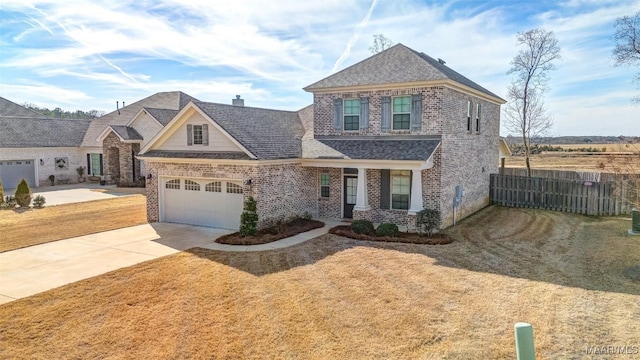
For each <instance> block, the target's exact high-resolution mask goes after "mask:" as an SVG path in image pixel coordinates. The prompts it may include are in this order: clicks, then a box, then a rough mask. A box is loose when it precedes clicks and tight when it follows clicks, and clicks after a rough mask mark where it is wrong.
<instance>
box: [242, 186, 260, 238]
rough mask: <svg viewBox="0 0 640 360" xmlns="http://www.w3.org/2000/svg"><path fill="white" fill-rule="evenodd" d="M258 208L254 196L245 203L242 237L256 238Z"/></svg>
mask: <svg viewBox="0 0 640 360" xmlns="http://www.w3.org/2000/svg"><path fill="white" fill-rule="evenodd" d="M257 208H258V206H257V204H256V201H255V200H254V199H253V197H252V196H249V198H247V200H246V201H245V202H244V211H243V212H242V214H241V215H240V230H239V232H240V235H242V236H255V235H256V233H257V232H258V213H257V212H256V210H257Z"/></svg>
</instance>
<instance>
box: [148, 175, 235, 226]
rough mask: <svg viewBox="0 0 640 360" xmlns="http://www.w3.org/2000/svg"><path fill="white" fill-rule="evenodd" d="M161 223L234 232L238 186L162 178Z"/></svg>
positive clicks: (210, 181) (211, 181)
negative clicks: (199, 226)
mask: <svg viewBox="0 0 640 360" xmlns="http://www.w3.org/2000/svg"><path fill="white" fill-rule="evenodd" d="M161 186H162V192H163V195H164V196H163V205H162V206H163V207H164V212H163V213H164V217H163V221H166V222H176V223H181V224H192V225H202V226H210V227H219V228H224V229H233V230H238V228H239V227H240V214H241V213H242V203H243V195H242V186H241V185H240V183H234V182H230V181H223V180H202V179H172V178H163V181H162V182H161Z"/></svg>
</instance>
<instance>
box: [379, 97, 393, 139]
mask: <svg viewBox="0 0 640 360" xmlns="http://www.w3.org/2000/svg"><path fill="white" fill-rule="evenodd" d="M390 129H391V96H381V97H380V131H382V132H389V130H390Z"/></svg>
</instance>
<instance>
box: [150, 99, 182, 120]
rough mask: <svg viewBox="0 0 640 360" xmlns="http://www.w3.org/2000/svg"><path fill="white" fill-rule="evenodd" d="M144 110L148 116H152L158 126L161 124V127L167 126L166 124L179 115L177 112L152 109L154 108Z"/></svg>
mask: <svg viewBox="0 0 640 360" xmlns="http://www.w3.org/2000/svg"><path fill="white" fill-rule="evenodd" d="M187 103H188V102H187ZM185 105H186V104H185ZM183 107H184V105H182V107H181V108H183ZM144 109H145V111H146V112H147V113H149V115H151V116H153V117H154V118H155V119H156V120H158V121H159V122H160V124H162V126H167V124H168V123H169V122H170V121H171V120H172V119H173V118H174V117H175V116H176V115H177V114H178V113H179V111H178V110H167V109H154V108H148V107H146V108H144Z"/></svg>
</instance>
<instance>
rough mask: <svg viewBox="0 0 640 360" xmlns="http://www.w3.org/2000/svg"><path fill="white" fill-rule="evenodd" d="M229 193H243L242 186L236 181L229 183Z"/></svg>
mask: <svg viewBox="0 0 640 360" xmlns="http://www.w3.org/2000/svg"><path fill="white" fill-rule="evenodd" d="M227 193H228V194H242V186H240V185H238V184H234V183H227Z"/></svg>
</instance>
